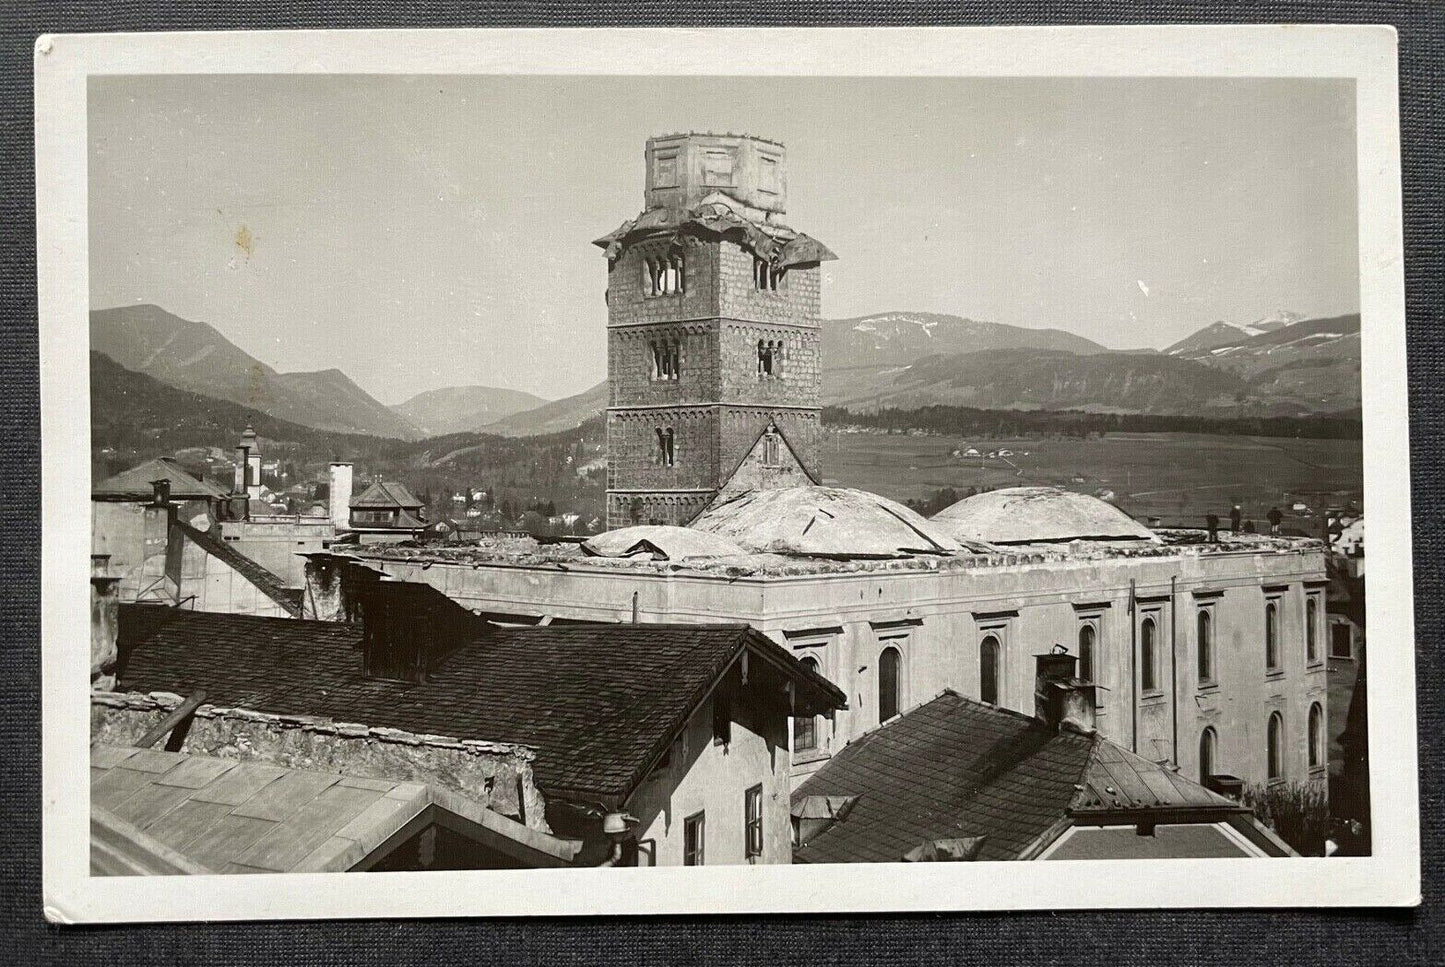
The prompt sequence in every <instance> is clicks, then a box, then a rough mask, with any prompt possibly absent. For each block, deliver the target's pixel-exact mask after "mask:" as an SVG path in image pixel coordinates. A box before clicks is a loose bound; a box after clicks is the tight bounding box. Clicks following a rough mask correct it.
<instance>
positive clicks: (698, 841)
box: [682, 812, 707, 866]
mask: <svg viewBox="0 0 1445 967" xmlns="http://www.w3.org/2000/svg"><path fill="white" fill-rule="evenodd" d="M706 838H707V816H706V814H705V813H702V812H696V813H693V814H692V815H691V816H689V817H687V818H686V819H684V820H683V821H682V865H683V866H702V865H703V860H704V855H703V847H704V846H705V845H706V843H705V840H706Z"/></svg>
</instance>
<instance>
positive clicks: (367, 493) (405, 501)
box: [351, 480, 421, 508]
mask: <svg viewBox="0 0 1445 967" xmlns="http://www.w3.org/2000/svg"><path fill="white" fill-rule="evenodd" d="M351 506H352V507H404V508H413V507H420V506H421V501H420V500H417V499H416V498H415V497H413V496H412V494H411V491H410V490H407V489H406V487H405V486H403V485H402V484H399V483H397V482H396V481H395V480H385V481H383V480H376V481H373V482H372V484H371V486H370V487H367V488H366V489H365V490H363V491H362V492H361V495H360V496H358V497H353V498H352V499H351Z"/></svg>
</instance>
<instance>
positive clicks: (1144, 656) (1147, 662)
mask: <svg viewBox="0 0 1445 967" xmlns="http://www.w3.org/2000/svg"><path fill="white" fill-rule="evenodd" d="M1154 646H1155V642H1154V619H1153V618H1152V617H1149V618H1145V619H1144V621H1143V622H1142V623H1141V624H1140V625H1139V687H1140V688H1142V689H1143V690H1144V691H1146V692H1152V691H1154V690H1155V689H1157V688H1158V687H1159V673H1158V669H1157V668H1156V667H1155V661H1156V656H1155V654H1154V652H1155V647H1154Z"/></svg>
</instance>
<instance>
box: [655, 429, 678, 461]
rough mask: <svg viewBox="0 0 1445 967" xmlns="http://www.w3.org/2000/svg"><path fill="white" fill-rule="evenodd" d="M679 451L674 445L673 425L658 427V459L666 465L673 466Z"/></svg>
mask: <svg viewBox="0 0 1445 967" xmlns="http://www.w3.org/2000/svg"><path fill="white" fill-rule="evenodd" d="M676 455H677V451H676V450H675V449H674V447H673V434H672V427H670V426H660V427H658V428H657V459H658V462H659V463H661V464H662V465H663V466H664V467H671V466H673V464H674V461H675V458H676Z"/></svg>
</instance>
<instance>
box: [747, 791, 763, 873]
mask: <svg viewBox="0 0 1445 967" xmlns="http://www.w3.org/2000/svg"><path fill="white" fill-rule="evenodd" d="M743 850H744V854H745V855H746V856H747V858H748V859H749V860H754V859H757V858H758V857H760V856H762V855H763V787H762V785H761V784H759V785H756V786H753V787H752V788H751V789H749V790H748V791H747V792H745V793H743Z"/></svg>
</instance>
